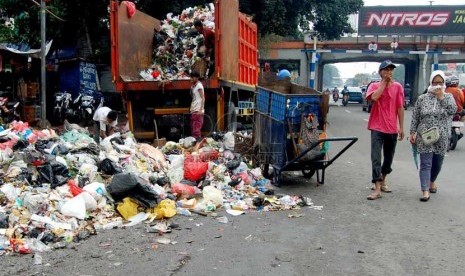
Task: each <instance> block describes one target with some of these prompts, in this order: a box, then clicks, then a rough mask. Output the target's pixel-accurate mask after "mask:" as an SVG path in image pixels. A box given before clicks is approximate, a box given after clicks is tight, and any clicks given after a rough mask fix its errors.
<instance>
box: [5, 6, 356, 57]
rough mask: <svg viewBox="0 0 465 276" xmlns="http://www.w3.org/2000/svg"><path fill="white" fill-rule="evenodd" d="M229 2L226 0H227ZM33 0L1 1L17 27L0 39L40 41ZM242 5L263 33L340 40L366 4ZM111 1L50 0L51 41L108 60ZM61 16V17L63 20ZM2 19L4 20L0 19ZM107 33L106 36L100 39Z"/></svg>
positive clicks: (156, 12)
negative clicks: (82, 46) (81, 44)
mask: <svg viewBox="0 0 465 276" xmlns="http://www.w3.org/2000/svg"><path fill="white" fill-rule="evenodd" d="M226 1H227V0H226ZM134 2H135V3H136V6H137V9H139V10H141V11H143V12H145V13H147V14H149V15H151V16H154V17H156V18H160V19H162V18H165V16H166V14H167V13H169V12H172V13H175V14H179V13H180V12H181V11H182V10H183V9H185V8H187V7H192V6H196V5H206V4H207V3H211V2H213V0H209V1H207V0H177V1H173V0H134ZM36 3H37V1H33V0H23V1H18V0H1V1H0V15H1V16H2V17H3V18H10V17H11V18H14V20H15V26H14V28H13V29H9V28H5V27H4V26H2V27H1V28H0V39H1V41H3V42H5V41H8V42H13V43H26V44H28V45H29V46H31V47H33V48H38V47H39V46H40V16H39V15H40V14H39V12H40V8H39V6H38V5H37V4H36ZM239 4H240V10H241V11H242V12H244V13H246V14H249V15H252V16H253V17H254V22H256V23H257V25H258V30H259V35H260V36H262V37H264V36H266V35H268V34H274V35H277V36H282V37H289V36H292V37H301V36H302V32H303V31H306V30H308V29H309V22H311V23H312V24H313V29H314V30H316V31H317V32H318V34H319V36H320V37H321V38H322V39H337V38H339V37H340V36H341V35H342V34H343V33H349V32H352V28H351V27H350V25H349V23H348V16H349V15H350V14H353V13H356V12H357V11H358V10H359V8H360V7H361V6H362V5H363V1H362V0H331V1H327V0H239ZM108 5H109V1H108V0H106V1H95V0H79V1H68V0H51V1H49V2H48V3H47V8H48V10H49V11H50V12H52V13H53V14H54V15H56V17H55V16H52V15H51V14H50V13H48V14H47V23H46V24H47V33H46V35H47V40H50V39H53V40H54V45H53V46H54V47H58V48H60V47H63V46H69V45H72V46H74V45H76V44H77V41H79V40H84V41H90V43H88V44H89V47H90V46H92V50H93V54H94V55H95V54H96V53H101V55H105V56H106V57H107V59H109V54H108V53H109V51H110V42H109V31H108V23H109V14H108ZM61 19H63V20H64V21H63V20H61ZM0 23H2V22H0ZM102 38H103V39H102Z"/></svg>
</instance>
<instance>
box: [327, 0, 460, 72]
mask: <svg viewBox="0 0 465 276" xmlns="http://www.w3.org/2000/svg"><path fill="white" fill-rule="evenodd" d="M363 2H364V3H365V6H424V5H430V2H429V1H428V0H382V1H380V0H363ZM432 4H433V6H434V5H465V0H434V1H433V3H432ZM335 65H336V67H337V68H338V69H339V72H340V74H341V77H343V78H351V77H353V76H354V75H355V74H356V73H370V72H373V71H378V65H379V63H374V62H357V63H336V64H335Z"/></svg>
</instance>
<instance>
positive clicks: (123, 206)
mask: <svg viewBox="0 0 465 276" xmlns="http://www.w3.org/2000/svg"><path fill="white" fill-rule="evenodd" d="M137 207H139V204H137V202H135V201H133V200H132V199H131V198H129V197H125V198H124V199H123V202H120V203H118V206H117V207H116V210H118V212H119V213H120V215H121V216H122V217H123V218H124V219H125V220H128V219H129V218H131V217H133V216H135V215H137Z"/></svg>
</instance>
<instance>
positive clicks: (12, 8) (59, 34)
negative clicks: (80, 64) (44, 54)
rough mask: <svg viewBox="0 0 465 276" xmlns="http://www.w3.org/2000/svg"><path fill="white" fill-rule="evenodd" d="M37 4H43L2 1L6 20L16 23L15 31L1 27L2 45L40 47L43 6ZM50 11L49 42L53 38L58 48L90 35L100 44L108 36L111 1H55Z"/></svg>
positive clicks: (2, 10) (47, 16)
mask: <svg viewBox="0 0 465 276" xmlns="http://www.w3.org/2000/svg"><path fill="white" fill-rule="evenodd" d="M35 2H37V3H38V2H40V1H31V0H24V1H17V0H0V11H1V14H2V17H3V21H5V20H6V19H9V18H13V20H14V22H15V23H14V27H13V28H11V29H10V28H7V29H5V28H0V39H1V40H2V42H11V43H24V44H27V45H29V46H30V47H33V48H38V47H40V7H39V6H38V5H37V4H36V3H35ZM47 10H48V11H49V12H47V13H46V40H47V41H49V40H51V39H53V40H54V46H55V47H63V46H68V45H72V46H74V45H76V41H77V40H78V39H81V38H82V37H87V35H88V36H89V38H90V40H91V41H92V42H94V43H96V44H97V43H98V42H99V41H100V38H101V36H102V34H107V33H108V28H107V25H106V22H107V21H108V2H104V1H93V0H80V1H67V0H52V1H49V2H48V3H47ZM52 14H53V15H52ZM2 23H4V22H2ZM108 47H109V46H108Z"/></svg>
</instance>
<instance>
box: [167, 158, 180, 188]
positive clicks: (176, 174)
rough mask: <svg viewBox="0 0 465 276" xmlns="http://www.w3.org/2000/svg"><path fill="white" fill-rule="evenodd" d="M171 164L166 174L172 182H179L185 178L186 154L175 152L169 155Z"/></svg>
mask: <svg viewBox="0 0 465 276" xmlns="http://www.w3.org/2000/svg"><path fill="white" fill-rule="evenodd" d="M168 158H169V160H170V165H169V169H168V172H167V173H166V176H168V178H169V180H170V182H171V183H178V182H179V181H181V180H182V179H183V178H184V155H182V154H179V155H176V154H173V155H170V156H169V157H168Z"/></svg>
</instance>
